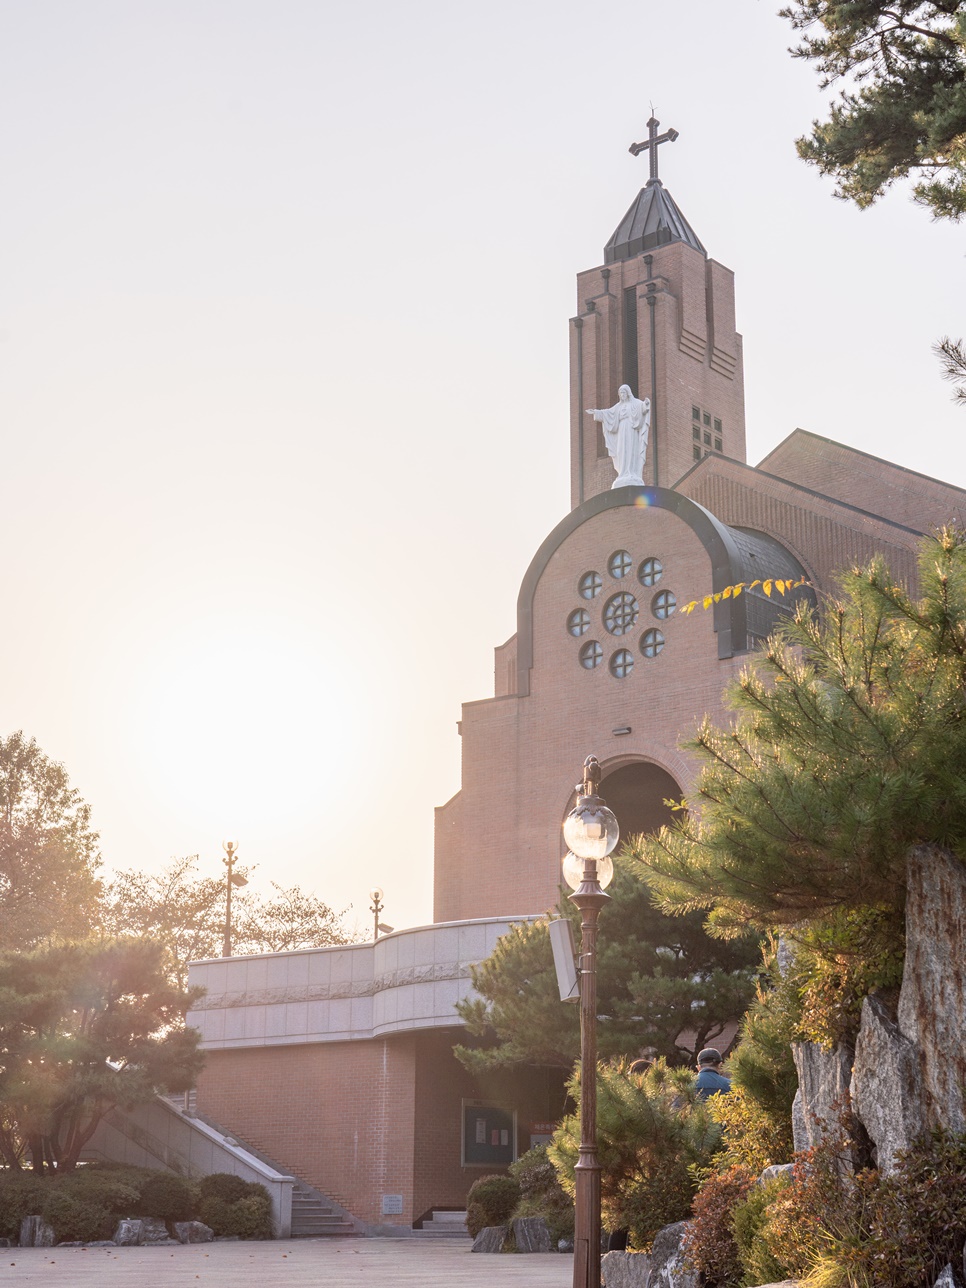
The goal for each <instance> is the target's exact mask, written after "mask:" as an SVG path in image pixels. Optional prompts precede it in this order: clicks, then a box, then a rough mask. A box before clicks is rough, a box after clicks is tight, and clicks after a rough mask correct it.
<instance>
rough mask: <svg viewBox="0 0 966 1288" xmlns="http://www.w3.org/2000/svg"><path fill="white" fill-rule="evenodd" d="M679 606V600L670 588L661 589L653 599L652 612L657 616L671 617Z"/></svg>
mask: <svg viewBox="0 0 966 1288" xmlns="http://www.w3.org/2000/svg"><path fill="white" fill-rule="evenodd" d="M677 606H678V601H677V600H676V599H675V598H674V594H673V592H672V591H670V590H659V591H658V592H657V594H656V595H655V596H654V598H653V599H652V600H651V612H652V613H653V614H654V616H655V617H670V616H671V614H672V613H673V612H674V610H675V608H677Z"/></svg>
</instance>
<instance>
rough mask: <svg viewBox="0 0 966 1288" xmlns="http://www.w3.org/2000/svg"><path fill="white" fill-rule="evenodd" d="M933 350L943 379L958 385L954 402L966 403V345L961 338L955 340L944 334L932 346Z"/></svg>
mask: <svg viewBox="0 0 966 1288" xmlns="http://www.w3.org/2000/svg"><path fill="white" fill-rule="evenodd" d="M932 351H933V353H934V354H935V355H936V357H937V358H938V359H939V363H940V366H941V367H942V375H943V380H948V381H950V382H951V383H952V384H954V385H955V386H956V388H955V389H954V390H953V402H958V403H966V345H964V344H963V342H962V340H961V339H960V340H953V339H952V338H951V337H950V336H948V335H944V336H943V338H942V339H941V340H937V341H936V343H935V344H934V345H933V346H932Z"/></svg>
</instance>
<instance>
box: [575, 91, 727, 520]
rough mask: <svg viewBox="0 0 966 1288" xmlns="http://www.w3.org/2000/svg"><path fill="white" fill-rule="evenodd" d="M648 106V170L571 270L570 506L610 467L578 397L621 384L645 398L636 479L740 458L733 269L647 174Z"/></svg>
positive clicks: (654, 147)
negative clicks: (592, 254)
mask: <svg viewBox="0 0 966 1288" xmlns="http://www.w3.org/2000/svg"><path fill="white" fill-rule="evenodd" d="M659 124H660V122H659V121H657V120H655V118H654V117H653V116H652V117H651V119H650V120H649V121H648V123H647V131H648V134H647V138H646V139H645V140H644V141H643V142H642V143H633V144H632V145H631V147H630V151H631V153H632V154H633V155H634V156H638V155H640V154H641V153H642V152H646V153H647V156H648V167H649V177H648V180H647V183H646V184H645V186H644V187H643V188H642V189H641V191H640V192H639V193H638V194H637V197H636V199H635V200H634V202H633V204H632V205H631V207H630V209H629V210H628V212H627V214H626V215H625V216H624V218H623V219H622V220H621V222H620V223H619V224H618V226H617V228H616V230H615V232H614V234H613V236H612V237H611V239H610V241H609V242H608V243H607V245H606V246H605V247H604V263H603V264H602V265H601V266H600V267H599V268H592V269H588V270H587V271H586V272H583V273H579V274H578V276H577V316H576V317H574V318H571V320H570V441H571V505H572V507H573V508H576V507H577V506H578V505H580V504H582V503H583V502H584V501H586V500H587V499H588V498H589V497H592V496H595V495H597V494H598V493H599V492H606V491H607V490H608V489H609V488H610V487H611V486H612V484H613V482H614V480H615V478H616V477H617V476H616V474H615V472H614V467H613V464H612V462H611V459H610V457H609V456H608V454H607V448H606V445H605V442H604V436H603V433H602V431H601V427H600V425H599V424H597V423H595V421H594V420H593V419H592V418H591V417H590V416H588V415H587V413H586V409H587V408H602V407H611V406H613V404H614V403H616V402H617V397H618V389H619V388H620V386H621V385H624V384H626V385H630V387H631V391H632V393H634V395H635V396H636V397H638V398H649V399H650V400H651V428H650V439H649V444H648V450H647V461H646V464H645V466H644V481H645V482H646V483H648V484H658V485H660V486H661V487H673V486H674V485H675V483H676V482H677V481H678V479H680V478H681V476H682V475H683V474H685V473H686V472H687V471H688V470H689V469H690V468H691V466H692V465H694V464H695V462H696V461H699V460H701V459H703V457H704V456H707V455H711V454H713V453H714V454H718V455H723V456H730V457H732V458H733V459H735V460H739V461H744V460H745V459H746V456H745V394H744V372H743V368H742V353H741V336H740V335H739V334H738V333H737V331H736V330H735V290H734V273H732V272H731V270H730V269H728V268H725V267H724V265H723V264H719V263H717V261H716V260H713V259H710V258H709V257H708V252H707V251H706V250H705V248H704V247H703V246H702V244H701V242H700V241H699V240H698V238H697V236H696V235H695V232H694V230H693V229H692V227H691V225H690V224H689V223H688V221H687V220H686V219H685V217H684V215H683V214H682V213H681V210H680V208H679V206H678V205H677V203H676V202H675V200H674V198H673V197H672V196H671V194H670V193H669V192H668V191H667V189H666V188H665V187H664V185H663V184H662V182H661V180H660V178H659V176H658V148H659V146H660V145H661V144H662V143H673V142H674V140H675V139H676V138H677V137H678V133H677V131H676V130H667V131H665V132H664V133H663V134H658V126H659Z"/></svg>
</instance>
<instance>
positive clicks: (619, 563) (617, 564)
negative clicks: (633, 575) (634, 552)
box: [607, 550, 634, 578]
mask: <svg viewBox="0 0 966 1288" xmlns="http://www.w3.org/2000/svg"><path fill="white" fill-rule="evenodd" d="M633 562H634V561H633V560H632V559H631V557H630V555H629V554H628V553H627V551H626V550H615V551H614V553H613V554H612V555H611V557H610V558H609V559H608V560H607V571H608V572H609V573H610V575H611V576H612V577H617V578H620V577H626V576H627V574H628V573H629V572H630V570H631V565H632V564H633Z"/></svg>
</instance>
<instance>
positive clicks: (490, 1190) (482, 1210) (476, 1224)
mask: <svg viewBox="0 0 966 1288" xmlns="http://www.w3.org/2000/svg"><path fill="white" fill-rule="evenodd" d="M519 1202H520V1184H519V1182H518V1181H517V1180H516V1178H515V1177H513V1176H481V1177H480V1179H479V1180H478V1181H474V1182H473V1184H472V1185H471V1186H470V1192H469V1194H468V1195H467V1196H466V1228H467V1230H469V1232H470V1234H471V1235H472V1236H473V1238H474V1239H475V1238H476V1236H477V1235H478V1234H479V1232H480V1231H481V1230H485V1229H486V1227H487V1226H488V1225H506V1223H507V1222H508V1221H509V1220H510V1218H511V1217H512V1216H513V1210H514V1208H515V1207H516V1205H517V1204H518V1203H519Z"/></svg>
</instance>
